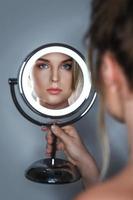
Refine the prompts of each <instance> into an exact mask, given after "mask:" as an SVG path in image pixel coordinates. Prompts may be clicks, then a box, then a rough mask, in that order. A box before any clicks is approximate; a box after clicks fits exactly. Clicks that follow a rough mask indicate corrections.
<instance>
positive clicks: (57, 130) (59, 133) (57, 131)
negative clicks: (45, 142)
mask: <svg viewBox="0 0 133 200" xmlns="http://www.w3.org/2000/svg"><path fill="white" fill-rule="evenodd" d="M51 130H52V132H53V134H54V135H56V136H57V137H58V138H59V139H60V140H61V141H62V142H64V143H65V144H66V143H67V142H69V141H70V136H68V135H67V134H66V132H65V130H64V129H63V128H60V127H58V126H56V125H52V126H51Z"/></svg>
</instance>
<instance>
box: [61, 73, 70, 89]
mask: <svg viewBox="0 0 133 200" xmlns="http://www.w3.org/2000/svg"><path fill="white" fill-rule="evenodd" d="M62 81H63V82H64V85H65V86H68V87H69V88H72V74H71V73H68V74H67V73H65V74H64V75H63V76H62Z"/></svg>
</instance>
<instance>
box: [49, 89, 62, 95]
mask: <svg viewBox="0 0 133 200" xmlns="http://www.w3.org/2000/svg"><path fill="white" fill-rule="evenodd" d="M47 91H48V92H49V93H50V94H53V95H56V94H59V93H60V92H62V89H60V88H48V89H47Z"/></svg>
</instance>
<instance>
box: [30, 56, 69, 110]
mask: <svg viewBox="0 0 133 200" xmlns="http://www.w3.org/2000/svg"><path fill="white" fill-rule="evenodd" d="M72 68H73V59H72V58H71V57H69V56H68V55H66V54H62V53H49V54H46V55H44V56H42V57H41V58H39V59H38V60H37V61H36V63H35V65H34V66H33V70H32V79H33V89H34V91H35V94H36V96H37V98H38V100H39V103H40V104H41V105H42V106H45V107H46V108H50V109H59V108H60V109H61V108H64V107H66V106H68V98H69V97H70V96H71V94H72V92H73V91H72V77H73V76H72Z"/></svg>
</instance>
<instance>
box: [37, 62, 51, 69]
mask: <svg viewBox="0 0 133 200" xmlns="http://www.w3.org/2000/svg"><path fill="white" fill-rule="evenodd" d="M38 67H39V68H40V69H48V68H49V65H48V64H46V63H42V64H38Z"/></svg>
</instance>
